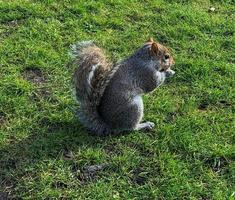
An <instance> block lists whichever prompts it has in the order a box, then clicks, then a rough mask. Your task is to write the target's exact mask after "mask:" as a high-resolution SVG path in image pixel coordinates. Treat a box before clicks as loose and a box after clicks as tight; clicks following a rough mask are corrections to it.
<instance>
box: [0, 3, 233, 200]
mask: <svg viewBox="0 0 235 200" xmlns="http://www.w3.org/2000/svg"><path fill="white" fill-rule="evenodd" d="M210 7H214V8H215V11H211V12H210V11H209V10H208V9H209V8H210ZM234 13H235V3H234V0H225V1H222V0H211V1H209V0H196V1H193V0H182V1H180V0H175V1H173V0H155V1H137V0H133V1H125V0H118V1H112V0H109V1H105V0H100V1H84V2H83V3H82V1H75V0H71V1H68V0H66V1H60V0H40V1H39V0H20V1H18V0H11V1H7V0H2V1H0V199H1V198H2V199H4V196H5V197H6V196H8V198H10V199H195V200H196V199H201V200H206V199H215V200H219V199H221V200H224V199H229V200H232V199H234V196H235V190H234V188H235V143H234V142H235V128H234V120H235V116H234V108H235V107H234V105H235V104H234V94H235V91H234V88H235V79H234V77H235V64H234V62H235V60H234V58H235V54H234V53H235V51H234V49H235V48H234V47H235V46H234V44H235V36H234V32H235V24H234ZM149 37H154V38H156V39H157V40H158V41H160V42H161V43H163V44H165V45H167V46H169V47H170V48H171V49H172V52H173V55H174V58H175V61H176V66H175V71H176V75H175V76H174V77H173V78H172V79H171V80H169V81H168V82H167V83H165V84H164V86H162V87H161V88H159V89H158V90H156V91H155V92H153V93H151V94H148V95H146V96H145V97H144V104H145V120H149V121H153V122H154V123H155V124H156V127H155V129H154V130H153V131H152V132H149V133H142V132H131V133H130V134H127V135H121V136H118V137H111V136H110V137H107V138H95V137H91V136H89V135H88V134H87V132H86V130H85V129H84V128H83V127H82V126H81V124H80V123H79V122H78V120H77V119H76V117H75V115H74V113H75V111H76V109H77V108H78V105H77V104H76V102H75V100H74V98H73V95H72V92H71V75H72V72H73V69H72V67H71V66H68V65H67V63H68V62H69V56H68V51H69V45H70V44H73V43H75V42H76V41H81V40H90V39H92V40H95V41H97V43H98V44H99V45H100V46H101V47H103V48H104V49H106V50H107V53H108V54H109V56H110V57H111V58H113V60H118V59H120V58H123V57H125V56H127V55H129V54H131V53H132V52H133V51H135V49H137V48H138V47H139V46H140V45H141V44H142V43H143V42H145V41H146V40H147V39H148V38H149ZM100 164H106V165H107V166H108V167H105V168H104V169H103V170H100V171H95V172H93V173H90V174H89V175H88V176H86V174H85V172H86V170H85V169H86V168H87V167H89V166H90V165H100Z"/></svg>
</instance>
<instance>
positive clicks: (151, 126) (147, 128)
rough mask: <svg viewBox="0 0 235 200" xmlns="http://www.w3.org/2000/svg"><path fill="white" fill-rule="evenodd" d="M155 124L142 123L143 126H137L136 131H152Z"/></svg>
mask: <svg viewBox="0 0 235 200" xmlns="http://www.w3.org/2000/svg"><path fill="white" fill-rule="evenodd" d="M154 126H155V124H154V123H153V122H144V123H141V124H138V125H137V128H136V130H137V131H139V130H147V131H149V130H152V129H153V128H154Z"/></svg>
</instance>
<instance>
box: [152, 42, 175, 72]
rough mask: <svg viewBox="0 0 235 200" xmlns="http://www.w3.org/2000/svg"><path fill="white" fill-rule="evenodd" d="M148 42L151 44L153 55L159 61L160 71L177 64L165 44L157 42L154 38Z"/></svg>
mask: <svg viewBox="0 0 235 200" xmlns="http://www.w3.org/2000/svg"><path fill="white" fill-rule="evenodd" d="M147 44H148V45H149V51H150V54H151V56H153V57H154V58H155V60H156V61H157V62H158V63H159V66H160V68H159V69H158V70H159V71H166V70H167V69H169V68H171V67H172V66H173V65H174V64H175V62H174V60H173V57H172V56H171V54H170V52H169V50H168V49H167V48H166V47H165V46H163V45H161V44H159V43H157V42H155V41H154V40H153V39H152V38H150V39H149V41H147Z"/></svg>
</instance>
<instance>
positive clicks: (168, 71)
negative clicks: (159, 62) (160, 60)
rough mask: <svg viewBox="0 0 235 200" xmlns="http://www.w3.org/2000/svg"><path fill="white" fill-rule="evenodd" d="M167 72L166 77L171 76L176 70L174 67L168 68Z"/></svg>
mask: <svg viewBox="0 0 235 200" xmlns="http://www.w3.org/2000/svg"><path fill="white" fill-rule="evenodd" d="M165 73H166V77H171V76H173V75H174V74H175V71H173V70H172V69H167V70H166V72H165Z"/></svg>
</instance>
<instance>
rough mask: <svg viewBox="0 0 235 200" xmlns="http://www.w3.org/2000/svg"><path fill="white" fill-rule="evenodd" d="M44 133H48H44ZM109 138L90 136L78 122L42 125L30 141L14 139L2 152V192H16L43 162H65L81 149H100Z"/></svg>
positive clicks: (34, 131)
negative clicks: (30, 171) (27, 170)
mask: <svg viewBox="0 0 235 200" xmlns="http://www.w3.org/2000/svg"><path fill="white" fill-rule="evenodd" d="M40 129H42V130H44V131H41V132H40ZM108 138H110V137H102V138H100V137H95V136H91V135H89V134H88V133H87V131H86V130H85V129H84V128H82V126H81V125H80V124H79V122H78V121H77V120H71V121H69V122H65V121H64V122H56V121H55V122H51V121H48V120H44V121H41V122H40V123H39V127H38V128H36V129H35V130H32V131H31V134H30V135H29V136H28V137H27V138H25V139H22V140H15V139H14V136H12V143H10V144H6V145H5V146H4V147H3V148H1V149H0V189H1V190H2V189H3V190H5V188H11V189H10V190H13V191H14V187H15V186H16V185H17V184H19V183H20V181H21V177H22V176H24V174H25V173H27V172H26V170H25V169H26V168H29V166H30V167H31V168H32V169H34V168H35V167H36V165H37V164H38V163H39V162H44V161H48V160H50V159H60V158H62V159H63V156H64V154H66V153H67V152H69V151H77V150H78V149H79V148H80V149H81V150H82V149H86V148H93V149H96V148H100V145H102V143H103V142H104V141H103V140H108ZM65 157H66V155H65ZM65 159H66V158H65ZM72 162H76V160H74V161H73V160H71V163H72ZM13 193H14V192H13Z"/></svg>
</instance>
